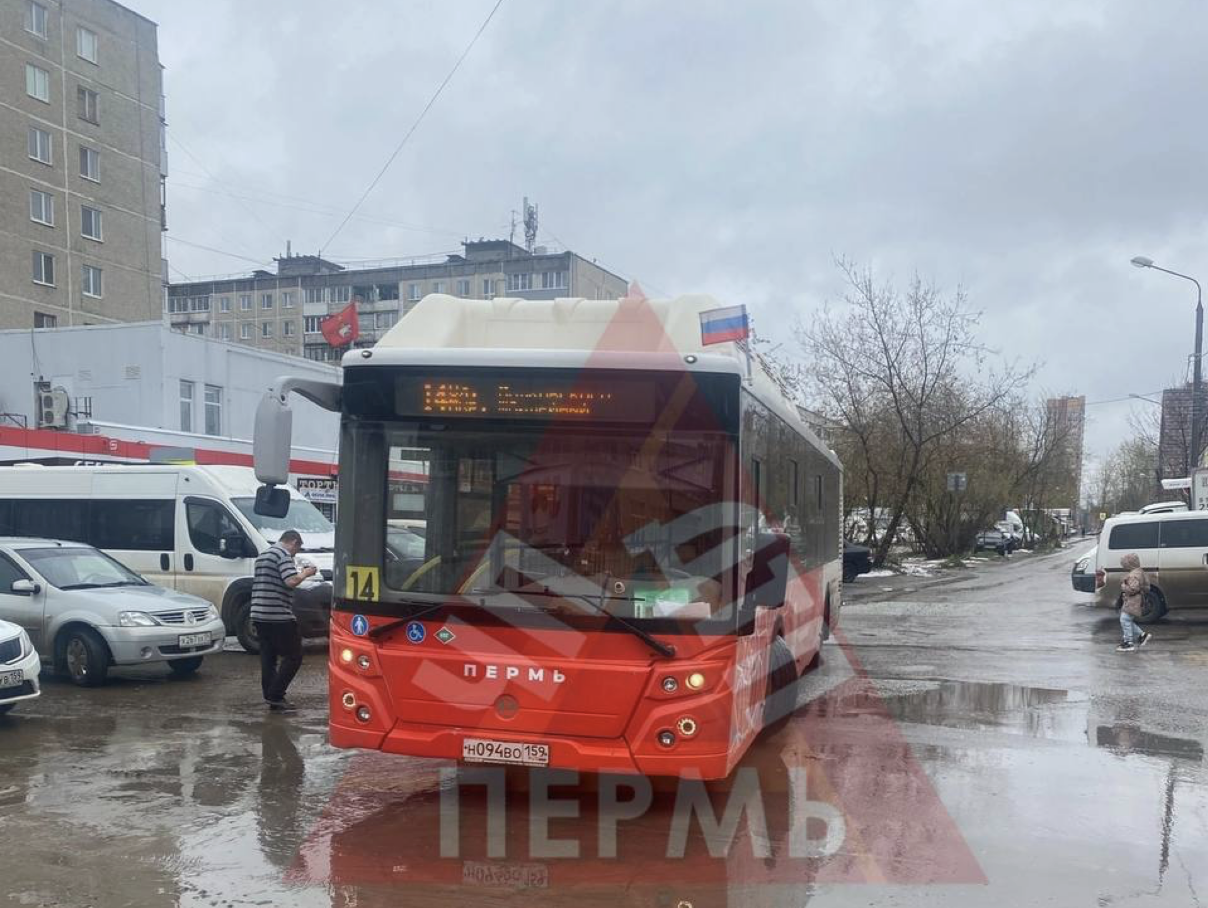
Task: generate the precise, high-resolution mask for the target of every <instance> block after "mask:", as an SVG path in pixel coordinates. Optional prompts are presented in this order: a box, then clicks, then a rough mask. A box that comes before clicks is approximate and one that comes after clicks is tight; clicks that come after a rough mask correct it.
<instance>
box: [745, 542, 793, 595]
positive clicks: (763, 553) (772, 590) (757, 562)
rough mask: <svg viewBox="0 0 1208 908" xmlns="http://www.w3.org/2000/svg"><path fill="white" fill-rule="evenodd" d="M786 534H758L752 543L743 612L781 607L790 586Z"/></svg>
mask: <svg viewBox="0 0 1208 908" xmlns="http://www.w3.org/2000/svg"><path fill="white" fill-rule="evenodd" d="M790 548H791V545H790V540H789V537H788V534H787V533H760V534H759V535H758V536H757V537H756V540H755V554H754V560H753V562H752V564H751V571H750V573H749V574H747V596H746V599H747V601H746V603H745V605H746V610H747V611H748V613H753V612H754V610H755V609H756V608H758V607H759V606H763V607H764V608H780V607H781V606H782V605H784V596H785V593H786V592H787V590H788V583H789V551H790Z"/></svg>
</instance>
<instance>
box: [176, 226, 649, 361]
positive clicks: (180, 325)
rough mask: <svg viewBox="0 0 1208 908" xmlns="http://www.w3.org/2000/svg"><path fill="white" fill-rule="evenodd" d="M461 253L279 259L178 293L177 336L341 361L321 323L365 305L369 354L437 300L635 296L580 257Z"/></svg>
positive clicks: (514, 250) (484, 246) (467, 249)
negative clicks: (344, 261)
mask: <svg viewBox="0 0 1208 908" xmlns="http://www.w3.org/2000/svg"><path fill="white" fill-rule="evenodd" d="M462 246H463V251H462V253H460V254H453V255H445V256H440V257H435V258H432V259H423V260H421V259H410V260H405V261H402V260H400V261H395V262H389V263H380V264H375V265H374V266H373V267H368V266H362V267H359V268H348V267H345V266H343V265H339V264H337V263H335V262H329V261H327V260H325V259H322V258H320V257H319V256H315V255H292V254H289V253H287V254H286V255H284V256H282V257H281V258H278V259H277V260H276V262H277V271H276V273H275V274H274V273H272V272H269V271H263V270H260V271H255V272H253V273H252V274H250V275H248V276H246V277H233V278H223V279H216V280H209V281H198V282H191V283H179V284H171V285H169V287H168V302H167V305H168V320H169V322H170V323H171V325H172V327H173V328H176V329H177V330H180V331H186V332H189V333H192V334H199V335H203V336H208V337H214V338H217V339H218V340H225V341H233V342H237V343H243V344H250V345H252V346H256V347H261V348H265V349H268V350H272V351H275V352H278V353H289V354H292V355H295V356H305V357H306V358H308V359H312V360H319V361H324V360H326V361H336V360H338V359H339V358H340V356H341V355H342V354H343V353H344V349H343V348H340V349H333V348H332V347H330V346H329V345H328V344H327V342H326V341H325V340H324V339H323V335H322V334H321V333H320V331H319V324H320V322H322V320H323V319H324V318H326V317H327V316H328V315H330V314H331V313H334V312H339V311H340V310H341V309H344V308H345V307H347V306H348V304H349V302H351V301H352V300H354V299H355V300H356V301H357V320H358V327H359V333H360V337H359V339H358V340H357V345H358V346H369V345H372V344H374V343H376V342H377V340H379V339H380V338H381V337H382V335H384V334H385V333H386V332H387V331H389V330H390V328H392V327H393V326H394V324H395V323H396V322H397V321H398V320H399V319H400V318H402V317H403V316H404V315H406V314H407V313H408V312H409V311H411V309H412V308H413V307H414V306H415V304H416V303H418V302H419V301H420V300H421V299H423V298H424V297H425V296H427V295H428V294H430V293H447V294H450V295H452V296H459V297H463V298H466V299H491V298H493V297H496V296H514V297H520V298H523V299H554V298H556V297H563V296H582V297H587V298H589V299H608V298H614V299H615V298H617V297H620V296H624V295H625V290H626V288H627V286H628V284H627V283H626V281H625V279H624V278H622V277H620V276H618V275H616V274H613V273H612V272H610V271H608V270H607V269H605V268H602V267H601V266H599V265H597V264H596V263H594V262H592V261H589V260H587V259H585V258H583V257H582V256H580V255H577V254H575V253H573V252H549V251H547V250H546V249H545V248H543V247H541V246H537V247H535V248H534V250H533V251H532V252H529V251H528V250H527V249H525V248H524V247H522V246H518V245H516V244H515V243H512V242H510V241H508V240H476V241H467V242H465V243H463V244H462Z"/></svg>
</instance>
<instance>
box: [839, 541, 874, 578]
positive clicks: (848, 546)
mask: <svg viewBox="0 0 1208 908" xmlns="http://www.w3.org/2000/svg"><path fill="white" fill-rule="evenodd" d="M871 570H872V551H871V550H870V549H869V548H868V546H866V545H855V544H854V543H851V542H845V543H843V582H844V583H851V582H852V581H853V580H855V579H856V577H858V576H859V575H860V574H867V573H868V572H869V571H871Z"/></svg>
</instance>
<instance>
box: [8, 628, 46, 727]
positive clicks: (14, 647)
mask: <svg viewBox="0 0 1208 908" xmlns="http://www.w3.org/2000/svg"><path fill="white" fill-rule="evenodd" d="M41 671H42V661H41V660H40V659H39V658H38V654H37V652H35V651H34V645H33V643H32V642H31V641H30V639H29V634H27V633H26V632H25V629H24V628H23V627H21V626H20V625H19V624H13V623H12V622H9V621H0V716H3V715H4V714H5V713H7V712H8V711H9V710H11V709H12V708H13V707H14V706H16V705H17V704H18V703H20V702H21V701H22V700H32V699H34V697H37V696H39V695H40V694H41V693H42V688H41V687H40V686H39V683H38V673H39V672H41Z"/></svg>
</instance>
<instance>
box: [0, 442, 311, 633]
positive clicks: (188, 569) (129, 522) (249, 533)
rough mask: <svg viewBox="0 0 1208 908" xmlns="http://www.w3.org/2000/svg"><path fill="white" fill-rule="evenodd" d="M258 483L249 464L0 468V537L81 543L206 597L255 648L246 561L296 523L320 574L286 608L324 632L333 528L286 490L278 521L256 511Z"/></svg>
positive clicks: (306, 629) (305, 626)
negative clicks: (285, 502)
mask: <svg viewBox="0 0 1208 908" xmlns="http://www.w3.org/2000/svg"><path fill="white" fill-rule="evenodd" d="M258 486H259V483H257V482H256V477H255V475H254V473H253V472H252V469H251V468H250V467H235V466H157V465H146V466H144V465H141V464H131V465H125V464H111V465H104V466H80V467H46V466H41V465H39V464H19V465H17V466H11V467H0V536H40V537H45V538H49V539H64V540H71V541H74V542H86V543H88V544H89V545H92V546H94V547H96V548H98V549H101V550H102V551H104V552H106V553H108V554H109V555H112V556H113V557H114V558H116V559H117V560H118V561H120V562H122V563H123V564H125V565H126V566H127V567H129V568H131V569H133V570H134V571H136V572H137V573H139V574H141V575H143V576H144V577H146V578H147V579H148V580H150V581H151V582H152V583H157V584H159V585H160V586H166V587H169V588H172V589H176V590H180V591H181V592H185V593H192V594H194V595H196V596H200V597H202V598H203V599H208V600H209V601H210V602H212V603H213V604H214V605H215V607H217V608H218V610H219V613H220V614H221V615H222V618H223V621H224V622H225V623H226V626H227V630H228V632H230V633H233V634H235V635H236V636H238V638H239V642H240V643H241V644H242V645H243V647H244V648H245V649H247V650H248V651H250V652H256V651H258V649H259V647H258V645H257V643H256V636H255V629H254V627H253V625H252V622H251V615H250V611H251V605H250V597H251V585H252V581H251V575H252V571H253V565H254V561H255V558H256V555H258V554H259V553H260V552H262V551H264V550H265V549H266V548H268V546H270V545H271V544H272V543H273V542H275V541H276V540H277V537H278V536H280V535H281V533H283V532H284V531H285V530H287V529H296V530H297V531H298V532H299V533H301V534H302V542H303V546H304V548H303V552H302V554H301V555H299V560H305V561H310V562H311V563H313V564H314V565H315V567H317V568H318V569H319V574H317V575H316V578H315V580H314V581H312V582H309V583H306V584H304V585H303V586H301V587H299V588H298V589H297V590H296V591H295V594H294V608H295V612H296V613H297V616H298V622H299V625H300V629H301V631H302V633H303V635H305V636H321V635H325V634H326V633H327V621H328V617H329V614H330V610H331V582H330V581H331V566H332V551H333V546H334V542H335V528H334V527H333V526H332V524H331V522H330V521H329V520H328V519H327V518H326V517H324V516H323V514H322V513H321V512H320V511H319V510H318V508H316V507H315V506H314V505H313V504H311V503H310V502H309V501H307V500H306V499H305V498H303V497H302V496H301V495H300V494H299V493H298V492H297V491H296V490H295V489H293V488H289V495H290V508H289V513H288V514H287V515H286V516H285V517H283V518H280V519H275V518H271V517H263V516H261V515H259V514H257V513H255V511H254V510H253V508H252V504H253V502H254V500H255V496H256V489H257V488H258Z"/></svg>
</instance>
